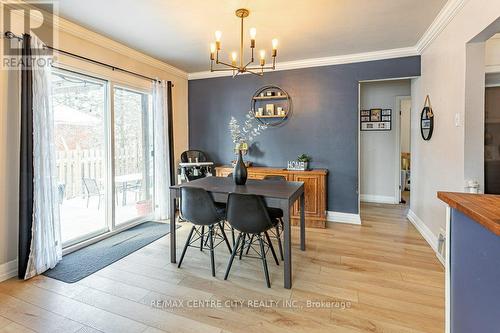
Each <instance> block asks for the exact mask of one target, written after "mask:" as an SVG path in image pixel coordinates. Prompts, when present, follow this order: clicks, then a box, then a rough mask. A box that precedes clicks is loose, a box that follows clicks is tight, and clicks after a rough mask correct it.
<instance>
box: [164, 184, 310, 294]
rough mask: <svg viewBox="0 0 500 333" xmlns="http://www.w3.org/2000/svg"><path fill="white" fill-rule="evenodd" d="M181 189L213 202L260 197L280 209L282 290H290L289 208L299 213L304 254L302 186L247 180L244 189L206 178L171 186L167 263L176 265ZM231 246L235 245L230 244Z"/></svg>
mask: <svg viewBox="0 0 500 333" xmlns="http://www.w3.org/2000/svg"><path fill="white" fill-rule="evenodd" d="M182 187H199V188H202V189H204V190H205V191H207V192H209V193H210V194H211V195H212V197H213V199H214V201H216V202H226V201H227V198H228V196H229V194H230V193H241V194H256V195H260V196H262V197H263V199H264V200H265V202H266V205H267V206H268V207H276V208H280V209H281V210H282V212H283V217H282V219H281V220H282V221H283V233H282V235H283V259H284V260H283V264H284V265H283V266H284V267H283V269H284V274H283V280H284V283H283V285H284V287H285V288H287V289H290V288H292V245H291V244H292V239H291V219H290V211H291V209H290V207H291V206H292V205H293V204H294V203H295V202H296V201H298V203H299V206H298V207H299V211H300V221H299V226H300V228H299V230H300V249H301V250H302V251H305V250H306V223H305V195H304V191H305V189H304V183H303V182H289V181H279V182H278V181H272V180H254V179H249V180H247V182H246V184H245V185H236V184H235V183H234V180H233V178H231V177H229V178H228V177H205V178H200V179H196V180H193V181H190V182H187V183H184V184H180V185H174V186H170V217H169V218H170V262H171V263H175V262H176V251H177V248H176V228H175V224H176V222H175V211H176V200H177V199H176V198H177V197H178V196H179V195H180V192H181V191H180V189H181V188H182ZM233 245H234V244H233Z"/></svg>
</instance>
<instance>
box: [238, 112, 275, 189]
mask: <svg viewBox="0 0 500 333" xmlns="http://www.w3.org/2000/svg"><path fill="white" fill-rule="evenodd" d="M255 123H256V122H255V117H254V114H253V112H252V111H249V112H248V113H247V114H246V119H245V122H244V123H243V125H240V124H239V122H238V120H237V119H236V118H234V117H231V120H230V121H229V131H230V132H231V140H232V141H233V143H234V150H235V152H236V153H237V154H238V160H237V161H236V163H235V166H234V170H233V179H234V181H235V183H236V185H245V183H246V181H247V176H248V174H247V167H246V165H245V163H244V162H243V157H242V154H246V153H247V152H248V149H249V147H250V145H251V144H252V141H253V140H254V139H255V138H256V137H257V136H259V135H260V134H261V133H262V131H263V130H265V129H266V126H265V125H262V124H258V125H257V126H255V125H256V124H255Z"/></svg>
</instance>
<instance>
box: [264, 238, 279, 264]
mask: <svg viewBox="0 0 500 333" xmlns="http://www.w3.org/2000/svg"><path fill="white" fill-rule="evenodd" d="M264 234H265V235H266V239H267V242H268V243H269V248H270V249H271V253H272V254H273V258H274V261H275V262H276V265H278V266H279V265H280V262H279V260H278V257H277V256H276V252H275V251H274V246H273V243H272V242H271V238H270V237H269V234H268V233H267V231H265V232H264Z"/></svg>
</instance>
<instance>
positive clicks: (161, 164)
mask: <svg viewBox="0 0 500 333" xmlns="http://www.w3.org/2000/svg"><path fill="white" fill-rule="evenodd" d="M167 101H168V89H167V82H165V81H159V82H157V81H155V82H154V83H153V117H154V122H153V123H154V157H155V159H154V160H155V202H156V209H155V218H156V219H166V218H168V214H169V206H170V190H169V186H170V172H171V170H170V163H169V156H170V155H169V142H168V126H169V123H168V102H167Z"/></svg>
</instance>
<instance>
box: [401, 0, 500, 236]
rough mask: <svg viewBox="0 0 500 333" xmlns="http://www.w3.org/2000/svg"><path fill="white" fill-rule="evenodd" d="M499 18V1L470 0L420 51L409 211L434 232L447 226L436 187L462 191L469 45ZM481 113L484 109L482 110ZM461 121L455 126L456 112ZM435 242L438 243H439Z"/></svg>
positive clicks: (433, 234)
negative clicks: (431, 118)
mask: <svg viewBox="0 0 500 333" xmlns="http://www.w3.org/2000/svg"><path fill="white" fill-rule="evenodd" d="M499 16H500V1H498V0H468V1H467V2H466V3H465V4H464V6H463V7H462V8H461V9H460V11H459V12H458V13H457V15H456V16H455V17H454V18H453V19H452V20H451V21H450V23H448V25H447V26H446V28H445V29H444V30H443V31H442V32H441V33H440V34H439V35H438V36H437V38H436V39H435V40H434V41H433V42H432V43H431V44H430V45H429V46H428V47H427V48H426V49H425V50H424V51H423V53H422V75H421V77H420V78H419V79H416V80H414V81H413V83H412V92H413V93H412V97H413V101H414V102H413V108H412V109H413V110H414V111H413V117H412V162H411V163H412V180H413V182H412V199H411V204H410V209H411V212H410V214H413V215H414V216H416V217H417V218H418V220H419V221H420V222H421V223H422V224H423V226H424V228H425V229H426V231H428V232H429V233H430V236H432V237H433V238H434V240H436V239H437V235H438V233H439V231H440V228H445V214H446V212H445V204H444V203H443V202H441V201H440V200H438V199H437V198H436V193H437V191H463V190H464V179H465V171H464V170H465V168H464V165H465V164H464V158H465V152H464V151H465V148H464V147H465V145H464V142H465V130H464V123H463V122H464V115H465V96H466V94H465V87H466V44H467V43H468V42H469V41H470V40H471V39H472V38H474V37H475V36H476V35H477V34H479V33H480V32H481V31H483V30H484V29H485V28H486V27H487V26H489V25H490V24H491V23H492V22H494V21H495V20H496V19H497V18H498V17H499ZM427 94H429V95H430V98H431V102H432V106H433V109H434V114H435V128H434V135H433V137H432V139H431V140H430V141H423V140H422V138H421V137H420V129H419V128H418V126H419V114H420V111H421V110H422V107H423V103H424V99H425V96H426V95H427ZM477 112H480V111H479V110H478V111H477ZM457 113H458V114H459V117H460V122H459V125H458V126H455V115H456V114H457ZM435 245H436V244H434V246H435Z"/></svg>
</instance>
